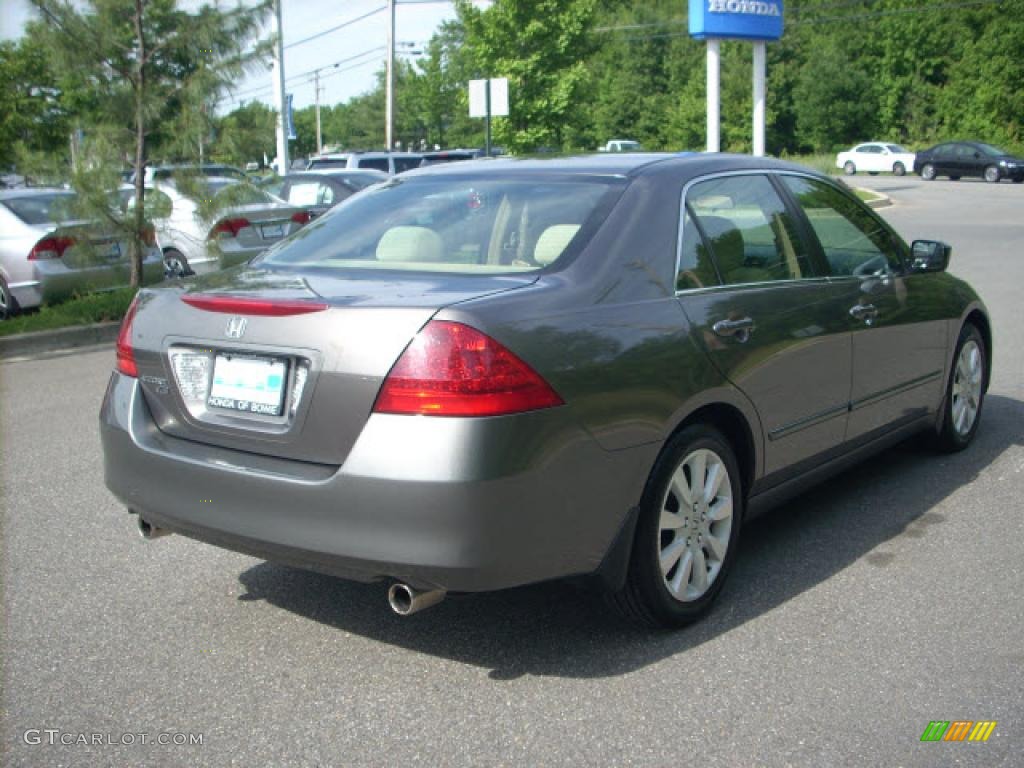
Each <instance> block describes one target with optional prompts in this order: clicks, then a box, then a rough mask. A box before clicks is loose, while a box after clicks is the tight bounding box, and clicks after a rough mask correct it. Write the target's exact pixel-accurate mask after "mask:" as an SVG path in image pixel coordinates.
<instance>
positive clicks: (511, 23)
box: [455, 0, 598, 151]
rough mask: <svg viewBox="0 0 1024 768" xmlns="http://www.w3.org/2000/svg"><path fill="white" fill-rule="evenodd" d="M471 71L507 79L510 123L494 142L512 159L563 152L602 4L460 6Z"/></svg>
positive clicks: (502, 123)
mask: <svg viewBox="0 0 1024 768" xmlns="http://www.w3.org/2000/svg"><path fill="white" fill-rule="evenodd" d="M455 7H456V10H457V12H458V16H459V20H460V21H461V22H462V24H463V26H464V28H465V44H466V47H467V49H468V51H467V53H468V57H469V62H470V66H472V67H473V68H474V69H475V70H476V71H475V73H474V74H475V75H476V76H478V77H507V78H508V80H509V117H508V119H507V120H502V119H499V120H497V121H496V125H495V135H496V136H497V138H498V141H499V142H502V143H504V144H505V145H506V146H508V147H509V148H510V149H512V150H514V151H524V150H531V149H535V148H537V147H540V146H555V147H560V148H561V147H563V146H565V143H566V142H565V139H566V137H567V132H566V126H567V124H569V123H571V122H572V121H573V119H574V116H575V114H576V112H577V111H578V110H580V109H581V108H583V105H581V104H580V103H579V96H580V93H581V90H582V86H583V84H584V83H585V81H586V78H587V65H586V58H587V56H588V54H589V53H590V52H591V51H592V50H593V47H594V38H593V36H592V35H591V34H590V30H591V28H592V26H593V22H594V19H595V16H596V12H597V8H598V0H497V2H495V3H493V4H492V5H491V6H490V7H488V8H487V9H486V10H482V9H480V8H477V7H476V6H474V5H473V4H472V2H470V0H455Z"/></svg>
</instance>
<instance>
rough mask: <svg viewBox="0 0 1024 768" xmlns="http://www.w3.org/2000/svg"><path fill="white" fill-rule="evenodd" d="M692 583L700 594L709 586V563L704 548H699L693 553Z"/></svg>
mask: <svg viewBox="0 0 1024 768" xmlns="http://www.w3.org/2000/svg"><path fill="white" fill-rule="evenodd" d="M690 584H691V585H692V586H693V588H694V589H696V590H697V592H698V593H699V594H703V593H704V591H705V590H706V589H707V588H708V563H707V560H705V559H704V550H702V549H698V550H695V551H694V553H693V575H692V576H691V577H690Z"/></svg>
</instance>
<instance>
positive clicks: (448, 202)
mask: <svg viewBox="0 0 1024 768" xmlns="http://www.w3.org/2000/svg"><path fill="white" fill-rule="evenodd" d="M617 186H618V185H617V184H615V182H614V181H613V180H610V179H599V178H594V179H588V180H586V181H572V182H567V181H549V180H547V179H543V178H532V179H530V180H528V181H527V180H522V179H519V180H495V179H493V178H491V179H486V180H485V179H471V180H470V179H452V178H445V179H443V180H439V179H430V178H419V179H415V180H409V181H404V182H401V181H394V182H391V183H390V184H387V185H383V186H380V187H377V188H372V189H369V190H367V191H366V192H364V193H362V194H359V195H356V196H354V197H352V198H350V199H349V201H347V202H346V203H344V204H342V205H340V206H338V207H337V208H335V209H333V210H332V211H331V212H329V213H328V214H326V215H324V216H323V217H321V218H320V219H318V220H317V221H316V222H315V223H314V224H312V225H310V226H307V227H305V228H304V229H303V230H302V231H301V232H300V233H299V234H298V235H297V236H295V237H292V238H289V239H288V240H286V241H284V242H282V243H281V244H280V245H278V246H275V247H274V248H272V249H271V250H270V251H268V252H267V254H266V255H265V256H264V257H263V259H261V264H263V265H266V266H280V267H302V268H320V269H399V270H413V271H431V272H448V273H456V274H458V273H461V274H474V273H481V272H487V273H493V272H530V271H535V270H538V269H541V268H543V267H545V266H547V265H549V264H551V263H553V262H554V261H555V260H556V259H557V258H558V257H559V256H561V254H562V253H563V252H564V251H565V250H566V248H567V247H568V245H569V243H570V242H571V241H572V240H573V239H574V238H575V236H576V234H577V232H578V231H579V230H580V229H581V227H583V225H584V224H585V223H586V222H587V221H588V220H589V219H590V218H591V217H592V216H594V215H595V211H596V210H597V209H598V207H599V205H600V204H601V202H602V201H603V200H604V199H606V195H610V194H611V190H612V189H613V188H617Z"/></svg>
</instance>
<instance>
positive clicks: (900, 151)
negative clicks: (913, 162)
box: [885, 144, 909, 155]
mask: <svg viewBox="0 0 1024 768" xmlns="http://www.w3.org/2000/svg"><path fill="white" fill-rule="evenodd" d="M885 146H886V147H887V148H888V150H889V151H890V152H893V153H895V154H899V155H902V154H909V152H908V151H907V148H906V147H901V146H900V145H899V144H886V145H885Z"/></svg>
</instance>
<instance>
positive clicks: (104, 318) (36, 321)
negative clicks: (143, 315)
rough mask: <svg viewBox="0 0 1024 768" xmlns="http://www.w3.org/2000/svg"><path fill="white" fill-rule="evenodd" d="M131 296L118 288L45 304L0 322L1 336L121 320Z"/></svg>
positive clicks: (132, 289)
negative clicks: (35, 310) (58, 302)
mask: <svg viewBox="0 0 1024 768" xmlns="http://www.w3.org/2000/svg"><path fill="white" fill-rule="evenodd" d="M134 297H135V289H134V288H118V289H117V290H114V291H105V292H103V293H90V294H86V295H85V296H76V297H75V298H73V299H69V300H68V301H64V302H61V303H60V304H50V305H44V306H42V307H40V308H39V311H38V312H33V311H31V310H30V311H28V312H25V313H24V314H20V315H15V316H14V317H12V318H10V319H9V320H4V321H3V322H0V336H10V335H11V334H15V333H31V332H32V331H52V330H54V329H55V328H66V327H69V326H73V325H89V324H91V323H103V322H108V321H111V320H120V319H121V318H122V317H124V313H125V312H127V311H128V305H129V304H131V303H132V299H133V298H134Z"/></svg>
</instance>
